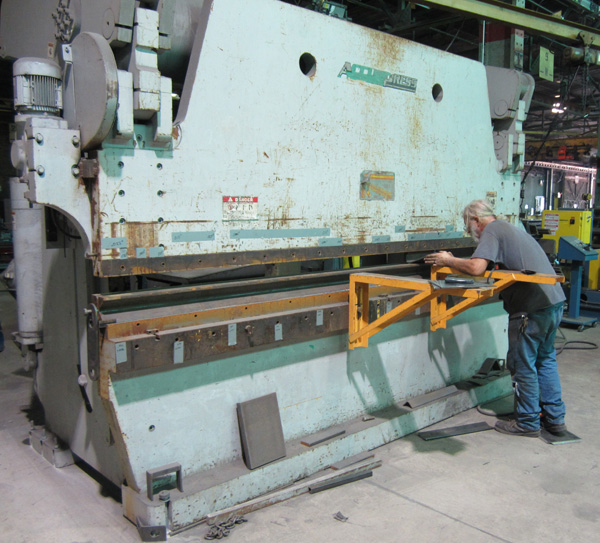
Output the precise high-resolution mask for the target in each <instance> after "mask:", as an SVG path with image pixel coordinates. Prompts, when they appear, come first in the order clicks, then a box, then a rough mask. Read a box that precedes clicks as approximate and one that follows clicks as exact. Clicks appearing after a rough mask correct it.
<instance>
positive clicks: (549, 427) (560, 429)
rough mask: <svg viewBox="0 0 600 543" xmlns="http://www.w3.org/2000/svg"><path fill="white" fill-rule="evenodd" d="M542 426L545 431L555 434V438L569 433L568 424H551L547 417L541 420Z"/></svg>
mask: <svg viewBox="0 0 600 543" xmlns="http://www.w3.org/2000/svg"><path fill="white" fill-rule="evenodd" d="M540 424H541V425H542V428H543V429H544V430H546V431H547V432H550V433H551V434H554V435H555V436H561V435H563V434H565V433H566V432H567V425H566V424H564V423H562V424H553V423H551V422H549V421H548V420H547V419H546V418H545V417H542V418H541V420H540Z"/></svg>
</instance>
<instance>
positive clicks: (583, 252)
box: [558, 236, 598, 331]
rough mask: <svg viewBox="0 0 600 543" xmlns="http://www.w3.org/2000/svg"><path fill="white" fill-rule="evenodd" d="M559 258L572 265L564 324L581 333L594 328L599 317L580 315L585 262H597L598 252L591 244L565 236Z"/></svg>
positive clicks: (562, 238)
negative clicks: (590, 327)
mask: <svg viewBox="0 0 600 543" xmlns="http://www.w3.org/2000/svg"><path fill="white" fill-rule="evenodd" d="M558 258H559V259H560V260H568V261H569V262H570V263H571V281H570V283H571V286H570V289H569V309H568V311H567V316H565V317H563V320H562V322H563V323H565V324H573V325H576V326H579V330H580V331H582V330H583V329H584V328H585V327H587V326H594V325H595V324H596V323H597V322H598V318H597V317H591V316H585V315H580V310H581V289H582V281H583V266H584V262H589V261H591V260H597V259H598V251H595V250H594V249H592V246H591V245H590V244H589V243H585V242H583V241H581V240H580V239H579V238H577V237H575V236H563V237H561V238H560V240H559V242H558Z"/></svg>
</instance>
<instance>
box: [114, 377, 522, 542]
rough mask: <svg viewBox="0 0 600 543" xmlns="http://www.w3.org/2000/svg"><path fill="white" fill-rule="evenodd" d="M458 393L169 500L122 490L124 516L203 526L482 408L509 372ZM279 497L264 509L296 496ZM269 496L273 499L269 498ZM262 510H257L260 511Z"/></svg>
mask: <svg viewBox="0 0 600 543" xmlns="http://www.w3.org/2000/svg"><path fill="white" fill-rule="evenodd" d="M454 386H455V387H456V389H458V390H457V391H453V392H451V393H450V394H448V395H446V396H443V397H441V398H439V399H437V400H435V401H432V402H430V403H426V404H424V405H420V406H419V407H418V408H414V409H413V408H410V407H408V406H407V403H405V402H399V403H397V404H395V405H392V406H390V407H388V408H385V409H383V410H381V411H378V412H374V413H370V414H369V415H368V416H362V417H360V418H358V419H354V420H352V421H349V422H348V423H346V424H344V425H343V428H342V429H343V430H344V433H343V434H342V435H341V436H338V437H336V438H334V439H331V440H328V441H326V442H324V443H320V444H318V445H317V446H314V447H307V446H306V445H303V444H302V439H297V440H293V441H290V442H288V443H286V450H287V456H286V457H285V458H283V459H281V460H278V461H276V462H272V463H270V464H268V465H265V466H262V467H260V468H257V469H254V470H249V469H248V468H246V466H245V465H244V463H243V461H242V460H241V459H239V460H238V461H236V462H232V463H230V464H226V465H221V466H219V467H217V468H215V469H213V470H210V471H207V472H204V473H201V474H200V475H199V476H197V477H194V478H188V479H186V480H184V484H183V488H184V491H183V492H179V491H178V490H173V491H171V493H170V497H169V499H168V501H162V502H161V501H160V500H159V499H158V498H155V499H154V500H152V501H150V500H149V499H148V497H147V496H146V494H144V493H139V492H136V491H134V490H132V489H131V488H129V487H125V486H124V487H123V488H122V496H123V509H124V515H125V516H126V517H127V518H128V519H129V520H131V521H132V522H133V523H135V524H137V525H138V526H139V525H142V526H155V527H156V526H166V527H167V528H168V531H169V532H170V533H171V534H174V533H177V532H180V531H181V530H183V529H185V528H187V527H192V526H194V525H196V524H199V523H201V522H203V521H205V520H207V518H209V517H215V516H218V514H219V513H218V511H220V510H224V509H227V508H231V507H233V506H236V505H238V504H243V503H244V502H247V501H249V500H252V499H253V498H256V497H257V496H263V495H265V494H268V493H270V492H273V491H275V490H277V489H280V488H282V487H284V486H286V485H290V484H292V483H295V482H297V481H299V480H301V479H304V478H306V477H309V476H311V475H314V474H316V473H318V472H320V471H322V470H327V469H329V468H330V467H331V466H332V464H335V463H336V462H340V461H341V460H344V459H346V458H349V457H351V456H353V455H356V454H359V453H362V452H364V451H368V450H371V449H374V448H377V447H380V446H382V445H384V444H386V443H389V442H391V441H394V440H396V439H399V438H401V437H403V436H405V435H408V434H411V433H413V432H415V431H417V430H420V429H422V428H425V427H427V426H430V425H432V424H435V423H437V422H439V421H442V420H445V419H447V418H449V417H451V416H453V415H455V414H457V413H460V412H462V411H466V410H467V409H471V408H473V407H475V406H477V405H479V404H482V403H488V402H491V401H493V400H495V399H497V398H501V397H503V396H506V395H507V394H509V393H510V391H511V389H512V383H511V380H510V376H509V375H508V374H505V375H502V376H500V377H496V378H492V379H490V380H489V381H488V382H487V383H482V384H480V385H479V386H477V385H474V384H473V383H468V382H460V383H457V384H455V385H454ZM278 495H279V496H280V498H279V499H275V498H274V499H264V500H263V501H262V502H261V503H262V504H263V505H261V507H264V506H266V505H270V504H272V503H275V502H276V501H283V500H285V499H288V498H290V497H292V494H290V495H288V494H287V493H279V494H278ZM265 498H268V497H265ZM256 508H258V507H254V509H256Z"/></svg>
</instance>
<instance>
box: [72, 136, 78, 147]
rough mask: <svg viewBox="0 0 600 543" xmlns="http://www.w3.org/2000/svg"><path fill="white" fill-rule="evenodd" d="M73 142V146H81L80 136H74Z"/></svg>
mask: <svg viewBox="0 0 600 543" xmlns="http://www.w3.org/2000/svg"><path fill="white" fill-rule="evenodd" d="M71 141H72V142H73V145H74V146H75V147H77V146H78V145H79V136H73V139H72V140H71Z"/></svg>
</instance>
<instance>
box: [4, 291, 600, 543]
mask: <svg viewBox="0 0 600 543" xmlns="http://www.w3.org/2000/svg"><path fill="white" fill-rule="evenodd" d="M15 319H16V316H15V304H14V300H13V299H12V297H11V296H10V294H9V293H8V292H6V291H0V320H1V321H2V325H3V327H4V331H5V335H7V336H8V337H10V333H11V332H12V331H14V330H15V329H16V325H15ZM563 331H564V333H565V334H566V336H567V339H569V340H583V341H592V342H595V343H596V344H600V327H598V328H593V329H588V330H586V331H584V332H582V333H578V332H577V331H576V330H573V329H564V330H563ZM599 355H600V351H597V350H565V351H564V352H563V353H562V354H561V355H560V356H559V366H560V372H561V377H562V384H563V390H564V399H565V402H566V404H567V423H568V425H569V429H570V430H571V431H572V432H574V433H576V434H577V435H579V436H580V437H581V438H582V441H580V442H578V443H575V444H564V445H548V444H546V443H545V442H543V441H542V440H541V439H531V438H515V437H510V436H505V435H502V434H499V433H497V432H495V431H493V430H492V431H486V432H480V433H476V434H470V435H465V436H460V437H452V438H445V439H438V440H434V441H423V440H422V439H421V438H419V437H418V436H417V435H410V436H408V437H406V438H403V439H400V440H398V441H395V442H393V443H391V444H389V445H386V446H384V447H381V448H379V449H377V450H376V451H375V454H376V457H377V458H378V459H380V460H382V462H383V465H382V467H380V468H378V469H376V470H375V471H374V472H373V477H371V478H369V479H364V480H362V481H358V482H354V483H351V484H348V485H345V486H341V487H337V488H334V489H332V490H328V491H324V492H320V493H318V494H313V495H308V494H305V495H303V496H300V497H298V498H294V499H292V500H289V501H287V502H283V503H280V504H277V505H274V506H271V507H269V508H266V509H262V510H260V511H256V512H254V513H251V514H248V515H246V518H247V519H248V522H247V523H244V524H240V525H238V526H236V527H235V529H233V530H232V532H231V534H230V536H229V537H228V538H227V541H229V542H231V543H241V542H244V543H252V542H261V543H269V542H278V543H286V542H290V543H291V542H294V543H296V542H304V541H328V542H332V543H335V542H343V543H349V542H354V541H356V542H361V543H364V542H369V541H376V540H377V541H390V542H392V541H393V542H400V541H410V542H411V543H419V542H432V541H445V542H447V543H453V542H458V541H460V542H469V543H492V542H497V541H505V542H511V543H517V542H523V543H536V542H544V543H551V542H565V541H578V542H579V541H582V542H583V541H585V542H592V541H600V535H599V534H600V469H599V468H598V460H599V456H598V451H599V450H600V418H599V417H598V416H597V413H596V409H597V408H598V404H599V398H598V396H599V395H600V356H599ZM31 389H32V375H31V374H28V373H26V372H24V371H23V370H22V369H21V363H20V357H19V353H18V350H17V348H16V347H15V346H14V344H12V343H11V342H10V341H7V343H6V349H5V351H4V352H3V353H2V354H0V496H1V498H0V504H1V507H0V528H1V529H0V542H2V543H30V542H31V543H33V542H35V543H38V542H40V541H43V542H44V543H105V542H106V543H109V542H110V543H126V542H127V543H129V542H137V541H139V537H138V534H137V530H136V528H135V527H134V526H133V525H132V524H131V523H130V522H129V521H127V520H126V519H125V518H124V517H123V516H122V512H121V505H120V504H119V503H118V502H117V501H116V499H115V497H114V496H113V495H111V492H110V491H108V490H107V489H106V488H104V487H103V486H102V485H101V484H100V483H99V482H97V481H96V480H95V479H94V478H92V477H91V476H89V475H88V474H87V473H85V472H84V471H83V470H82V468H81V467H78V466H76V465H73V466H69V467H66V468H63V469H56V468H54V467H52V466H51V465H50V464H48V463H47V462H46V461H45V460H44V459H43V458H42V457H41V456H39V455H38V454H37V453H35V452H34V451H33V449H31V448H30V447H29V445H28V430H29V421H28V416H27V415H28V410H29V406H30V397H31ZM478 421H487V422H489V423H490V424H493V423H494V418H493V417H489V416H485V415H482V414H481V413H479V412H478V411H477V410H474V409H473V410H470V411H467V412H465V413H462V414H460V415H457V416H455V417H453V418H451V419H448V420H446V421H443V422H441V423H439V424H436V425H435V426H432V427H431V428H430V429H435V428H445V427H450V426H457V425H461V424H467V423H471V422H478ZM117 498H118V497H117ZM338 511H339V512H341V513H343V515H345V516H346V517H348V520H347V521H346V522H340V521H338V520H335V519H334V518H333V516H334V515H335V514H336V513H337V512H338ZM206 532H207V527H206V526H205V525H201V526H199V527H196V528H194V529H192V530H188V531H186V532H183V533H181V534H179V535H177V536H175V537H173V538H172V539H171V540H172V541H175V542H179V543H190V542H195V541H204V535H205V534H206Z"/></svg>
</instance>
